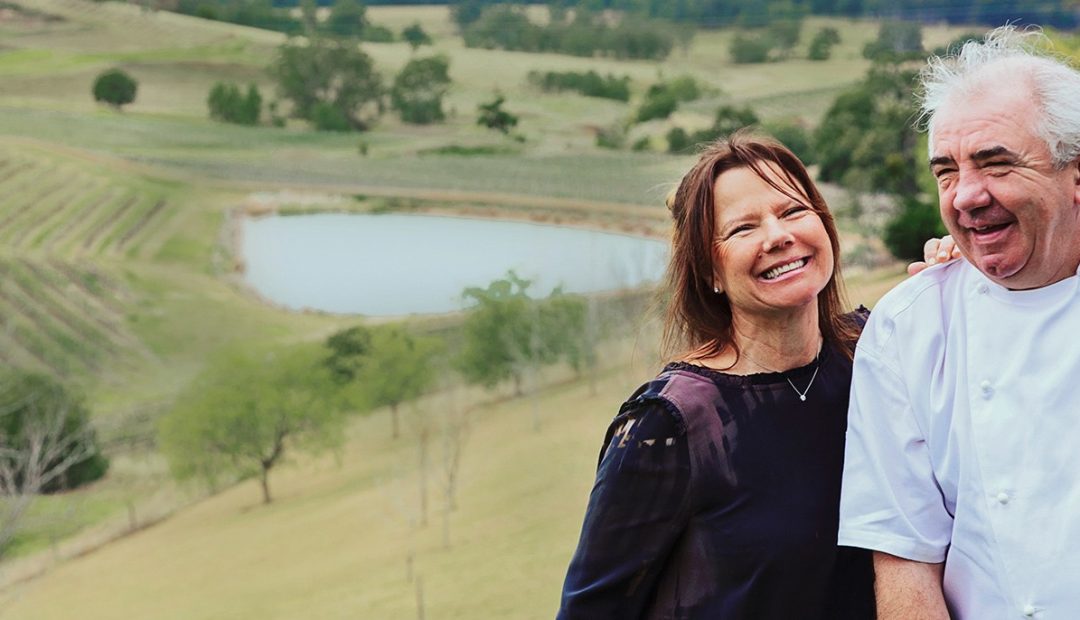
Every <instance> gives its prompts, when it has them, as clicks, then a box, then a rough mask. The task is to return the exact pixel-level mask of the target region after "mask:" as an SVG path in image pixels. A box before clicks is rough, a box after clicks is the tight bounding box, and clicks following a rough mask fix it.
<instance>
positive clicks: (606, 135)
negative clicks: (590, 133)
mask: <svg viewBox="0 0 1080 620" xmlns="http://www.w3.org/2000/svg"><path fill="white" fill-rule="evenodd" d="M596 146H598V147H600V148H602V149H621V148H622V147H624V146H626V130H625V129H624V128H623V126H622V124H621V123H616V124H614V125H609V126H607V127H601V128H600V130H599V131H597V132H596Z"/></svg>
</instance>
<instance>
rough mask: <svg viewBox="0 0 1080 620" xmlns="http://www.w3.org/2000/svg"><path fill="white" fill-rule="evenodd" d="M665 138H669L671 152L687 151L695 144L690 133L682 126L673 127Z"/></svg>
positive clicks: (668, 148) (669, 150)
mask: <svg viewBox="0 0 1080 620" xmlns="http://www.w3.org/2000/svg"><path fill="white" fill-rule="evenodd" d="M665 139H666V140H667V145H668V147H667V150H668V152H669V153H685V152H686V151H687V149H689V148H690V147H691V146H693V144H694V141H693V140H692V139H691V138H690V134H688V133H687V132H686V130H685V129H683V128H682V127H672V128H671V129H670V130H668V132H667V135H666V136H665Z"/></svg>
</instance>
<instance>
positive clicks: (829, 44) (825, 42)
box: [806, 28, 840, 60]
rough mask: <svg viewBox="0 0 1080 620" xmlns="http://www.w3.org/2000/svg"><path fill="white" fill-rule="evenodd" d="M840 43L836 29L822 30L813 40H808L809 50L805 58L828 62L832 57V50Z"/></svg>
mask: <svg viewBox="0 0 1080 620" xmlns="http://www.w3.org/2000/svg"><path fill="white" fill-rule="evenodd" d="M839 42H840V33H839V32H837V31H836V28H822V29H821V30H819V31H818V33H817V34H816V35H814V38H813V39H811V40H810V49H809V50H808V51H807V54H806V57H807V58H809V59H810V60H828V59H829V58H830V57H831V56H832V48H833V46H834V45H836V44H837V43H839Z"/></svg>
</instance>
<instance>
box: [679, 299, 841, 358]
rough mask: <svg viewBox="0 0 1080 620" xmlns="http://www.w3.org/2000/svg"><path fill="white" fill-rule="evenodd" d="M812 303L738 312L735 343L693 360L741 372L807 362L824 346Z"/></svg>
mask: <svg viewBox="0 0 1080 620" xmlns="http://www.w3.org/2000/svg"><path fill="white" fill-rule="evenodd" d="M811 306H812V307H808V308H802V309H800V311H798V312H795V313H785V314H778V315H749V316H748V315H746V314H742V313H739V312H735V313H734V316H733V317H732V335H733V337H734V343H733V344H734V345H735V346H734V347H731V346H727V347H724V349H723V350H722V351H720V353H719V354H717V355H715V356H712V357H708V358H702V359H697V360H693V361H695V362H696V363H699V364H703V365H705V366H709V367H712V368H717V369H721V370H724V371H725V372H730V373H733V374H740V375H748V374H755V373H761V372H781V371H785V370H791V369H792V368H798V367H800V366H805V365H807V364H809V363H810V362H812V361H813V360H814V358H816V357H817V355H818V353H819V352H820V351H821V346H822V336H821V328H820V326H819V325H818V315H817V304H811ZM736 349H737V350H738V354H737V355H736V353H735V350H736Z"/></svg>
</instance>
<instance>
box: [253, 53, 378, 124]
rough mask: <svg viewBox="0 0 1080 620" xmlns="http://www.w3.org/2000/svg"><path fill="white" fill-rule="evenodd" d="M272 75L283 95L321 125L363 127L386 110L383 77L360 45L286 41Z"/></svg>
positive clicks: (299, 112)
mask: <svg viewBox="0 0 1080 620" xmlns="http://www.w3.org/2000/svg"><path fill="white" fill-rule="evenodd" d="M270 74H271V75H272V76H273V77H274V79H275V80H276V81H277V85H278V91H279V93H280V94H281V96H282V97H283V98H284V99H288V100H289V101H291V102H292V105H293V115H294V116H297V117H299V118H303V119H307V120H310V121H312V122H313V123H315V125H316V126H317V127H319V128H322V129H334V130H339V129H341V130H344V129H356V130H364V129H367V128H368V127H369V126H370V124H371V123H372V122H373V121H374V119H375V118H376V117H377V116H378V115H379V114H380V113H381V112H382V97H383V90H384V89H383V83H382V76H380V75H379V73H378V72H376V71H375V66H374V62H373V61H372V60H371V57H370V56H368V55H367V54H365V53H364V52H363V51H361V50H360V49H359V48H358V47H357V46H356V45H355V44H348V43H338V42H334V41H326V40H323V39H314V40H312V41H310V42H308V44H306V45H305V44H301V43H292V42H290V43H285V44H284V45H282V46H281V47H279V48H278V54H277V57H276V58H275V59H274V62H273V64H272V65H271V67H270ZM330 108H332V109H333V110H334V112H333V113H331V112H330ZM342 119H344V127H343V126H342V122H341V121H342Z"/></svg>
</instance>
